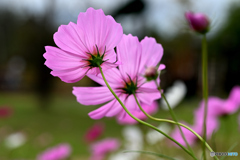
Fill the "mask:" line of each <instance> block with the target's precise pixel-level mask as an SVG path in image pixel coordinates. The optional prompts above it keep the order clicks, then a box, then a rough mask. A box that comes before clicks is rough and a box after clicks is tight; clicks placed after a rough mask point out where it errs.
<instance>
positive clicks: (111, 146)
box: [90, 138, 119, 160]
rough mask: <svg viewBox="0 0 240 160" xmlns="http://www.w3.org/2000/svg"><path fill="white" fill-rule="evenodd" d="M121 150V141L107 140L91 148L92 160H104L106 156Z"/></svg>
mask: <svg viewBox="0 0 240 160" xmlns="http://www.w3.org/2000/svg"><path fill="white" fill-rule="evenodd" d="M118 148H119V141H118V140H117V139H114V138H107V139H104V140H101V141H98V142H96V143H94V144H93V145H92V146H91V152H92V156H91V158H90V159H91V160H103V159H104V157H105V156H106V154H108V153H109V152H112V151H115V150H117V149H118Z"/></svg>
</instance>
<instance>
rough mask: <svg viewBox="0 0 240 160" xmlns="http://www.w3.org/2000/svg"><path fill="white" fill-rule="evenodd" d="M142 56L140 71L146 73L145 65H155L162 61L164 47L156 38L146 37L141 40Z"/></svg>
mask: <svg viewBox="0 0 240 160" xmlns="http://www.w3.org/2000/svg"><path fill="white" fill-rule="evenodd" d="M141 45H142V58H141V63H140V67H139V72H140V73H144V70H145V67H151V66H153V67H155V66H157V64H158V63H159V62H160V60H161V59H162V56H163V48H162V45H161V44H158V43H157V42H156V40H155V39H154V38H151V37H145V38H144V39H143V40H142V41H141Z"/></svg>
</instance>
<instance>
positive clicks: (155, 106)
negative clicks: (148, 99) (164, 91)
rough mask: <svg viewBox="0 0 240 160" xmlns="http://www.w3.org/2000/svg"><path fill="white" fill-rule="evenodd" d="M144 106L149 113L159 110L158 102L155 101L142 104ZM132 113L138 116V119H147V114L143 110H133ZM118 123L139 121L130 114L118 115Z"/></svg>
mask: <svg viewBox="0 0 240 160" xmlns="http://www.w3.org/2000/svg"><path fill="white" fill-rule="evenodd" d="M141 106H142V108H143V109H144V111H145V112H147V113H148V114H153V113H155V112H157V110H158V103H157V102H153V103H152V104H151V105H146V104H142V105H141ZM131 113H132V114H133V115H134V116H135V117H137V118H138V119H141V120H145V119H147V116H146V115H145V114H144V113H143V112H142V111H141V110H139V109H138V110H133V111H131ZM118 123H119V124H136V123H137V121H135V120H134V119H133V118H132V117H130V116H129V115H128V114H127V115H126V116H125V117H118Z"/></svg>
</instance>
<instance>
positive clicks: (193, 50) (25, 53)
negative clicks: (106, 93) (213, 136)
mask: <svg viewBox="0 0 240 160" xmlns="http://www.w3.org/2000/svg"><path fill="white" fill-rule="evenodd" d="M88 7H93V8H95V9H99V8H102V9H103V11H104V13H105V14H106V15H112V16H113V17H114V18H115V20H116V21H117V22H118V23H121V25H122V27H123V30H124V33H125V34H129V33H131V34H132V35H135V36H138V37H139V40H141V39H143V38H144V37H145V36H149V37H154V38H155V39H156V40H157V42H158V43H161V44H162V46H163V48H164V56H163V58H162V63H163V64H165V65H166V69H165V71H164V72H163V74H162V75H161V86H162V88H163V89H167V88H169V87H170V86H172V85H173V84H174V82H176V81H177V80H181V81H182V82H183V83H184V84H185V86H186V96H185V98H184V100H183V101H182V102H181V103H180V104H179V105H178V106H177V107H176V114H177V116H178V117H179V119H180V120H185V121H188V122H189V123H191V122H192V119H193V115H192V114H193V110H194V109H195V108H196V107H198V104H199V101H200V100H201V97H202V93H201V36H200V35H197V34H195V33H193V32H192V31H190V30H189V27H188V25H187V22H186V20H185V17H184V13H185V12H186V11H190V10H191V11H194V12H202V13H205V14H206V15H207V16H208V17H209V19H210V20H211V30H210V33H209V34H208V35H207V39H208V51H209V59H208V61H209V95H214V96H219V97H220V98H227V96H228V94H229V92H230V90H231V89H232V88H233V86H236V85H240V63H239V61H240V47H239V42H240V22H239V19H240V1H238V0H201V2H200V1H194V0H68V1H67V0H0V108H4V109H5V110H4V111H3V112H1V113H2V114H0V115H3V116H1V117H0V159H1V160H2V159H3V160H5V159H6V160H8V159H14V158H21V159H36V156H37V154H39V153H40V152H42V151H44V150H45V149H46V148H48V147H51V146H54V145H57V144H59V143H63V142H65V143H69V144H70V145H71V146H72V159H88V157H89V156H90V151H89V147H88V145H86V143H85V141H84V138H83V137H84V134H85V133H86V131H87V129H88V128H89V127H91V126H92V125H93V124H95V122H96V121H94V120H91V119H90V118H89V117H88V115H87V113H88V112H90V111H92V110H94V109H95V108H97V106H82V105H81V104H79V103H77V101H76V99H75V97H74V95H72V86H92V85H96V84H95V83H94V82H92V81H91V80H90V79H88V78H87V77H85V78H84V79H82V80H81V81H80V82H77V83H74V84H67V83H64V82H62V81H61V80H60V79H59V78H57V77H53V76H51V75H50V69H48V68H47V67H46V66H45V65H44V62H45V59H44V58H43V53H44V52H45V48H44V46H49V45H50V46H56V45H55V43H54V41H53V34H54V33H55V32H56V31H57V29H58V27H59V26H60V25H61V24H68V23H69V22H70V21H71V22H74V23H76V22H77V17H78V14H79V13H80V12H85V11H86V9H87V8H88ZM239 98H240V97H239ZM156 116H161V117H165V118H169V117H170V116H169V114H168V112H167V111H165V110H161V106H160V108H159V112H158V113H157V114H156ZM100 122H101V123H104V124H105V132H104V134H103V135H102V137H103V138H104V137H109V136H110V137H117V138H119V139H123V137H122V135H121V130H122V128H123V127H124V126H122V125H119V124H117V122H116V120H115V119H114V118H112V119H107V118H104V119H102V120H100ZM221 123H223V126H222V127H221V128H220V134H219V135H217V137H218V136H219V137H224V136H229V135H233V136H232V138H231V137H228V138H229V139H228V142H227V143H225V141H224V140H222V139H221V142H224V143H220V142H219V145H218V146H219V149H220V150H219V151H223V152H225V151H227V149H228V148H229V147H230V146H231V144H232V143H233V142H235V141H240V139H239V138H238V139H237V138H236V137H238V135H239V129H238V128H239V126H238V124H237V114H234V115H232V116H231V117H230V118H225V119H223V120H221ZM229 123H231V124H232V125H231V126H228V125H227V124H229ZM224 124H225V126H224ZM224 127H227V128H224ZM227 131H228V132H227ZM14 133H21V134H22V135H24V141H23V142H24V143H23V144H22V145H19V146H17V147H9V146H8V145H6V143H7V142H6V138H7V137H8V136H9V135H11V134H14ZM216 141H217V140H216ZM226 141H227V140H226ZM238 148H240V147H239V146H238ZM179 152H180V153H179ZM181 152H183V151H180V150H177V149H176V150H174V151H173V152H170V153H171V154H174V153H179V154H182V153H181ZM238 153H240V150H238ZM177 155H178V154H177ZM181 156H183V157H184V156H186V155H185V154H183V155H181Z"/></svg>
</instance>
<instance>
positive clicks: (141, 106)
mask: <svg viewBox="0 0 240 160" xmlns="http://www.w3.org/2000/svg"><path fill="white" fill-rule="evenodd" d="M186 18H187V20H188V21H189V23H190V26H191V28H192V29H193V30H195V31H196V32H199V33H202V34H205V33H206V32H207V31H208V29H209V21H208V20H207V18H206V17H205V16H203V15H201V14H196V15H195V14H192V13H187V14H186ZM204 38H205V36H204ZM54 41H55V43H56V44H57V46H58V47H59V48H57V47H51V46H47V47H46V53H45V54H44V57H45V59H46V62H45V65H46V66H48V67H49V68H50V69H52V72H51V74H52V75H53V76H57V77H59V78H60V79H61V80H62V81H64V82H67V83H73V82H77V81H79V80H81V79H82V78H83V77H84V76H88V77H89V78H90V79H92V80H93V81H95V82H97V83H99V84H100V85H101V86H99V87H73V94H74V95H75V96H76V98H77V101H78V102H79V103H81V104H83V105H98V104H103V103H105V104H104V105H103V106H101V107H100V108H98V109H96V110H94V111H92V112H90V113H89V116H90V117H91V118H92V119H101V118H103V117H114V116H115V117H116V118H117V120H118V122H119V123H120V124H125V123H129V124H133V123H141V124H143V125H145V126H148V127H150V128H152V129H153V130H156V131H157V132H159V133H160V134H163V135H164V136H165V137H167V138H168V139H170V140H171V141H173V142H174V143H176V144H177V145H178V146H179V147H181V148H182V149H183V150H184V151H185V152H186V153H187V154H189V155H190V156H191V157H192V158H193V159H195V160H197V159H198V158H197V157H196V156H195V154H194V152H193V150H192V149H191V147H190V145H189V144H188V142H187V141H186V138H185V136H184V132H183V131H182V129H181V127H180V126H182V127H184V128H185V129H187V130H188V131H190V132H192V133H193V134H194V135H195V136H196V137H198V138H199V139H200V140H201V141H202V142H203V144H204V145H203V146H204V148H203V150H204V151H205V147H207V148H208V149H209V151H211V152H212V151H213V150H212V149H211V147H210V146H209V145H208V144H207V143H206V138H205V136H203V137H204V138H202V137H201V136H200V135H199V134H198V133H197V132H195V131H194V130H193V129H191V128H190V127H188V126H186V125H184V124H182V123H179V122H178V121H177V118H176V116H175V114H174V112H173V110H172V109H171V107H170V105H169V104H168V102H167V99H166V98H165V96H164V93H163V92H162V90H161V87H160V85H159V84H160V71H161V70H163V69H165V65H164V64H160V61H161V59H162V56H163V48H162V45H161V44H159V43H157V42H156V40H155V39H154V38H152V37H145V38H144V39H143V40H141V41H139V40H138V38H137V37H135V36H132V35H131V34H129V35H125V34H123V29H122V27H121V25H120V24H119V23H116V21H115V20H114V19H113V18H112V17H111V16H106V15H105V14H104V12H103V11H102V10H101V9H99V10H95V9H93V8H89V9H87V11H86V12H85V13H80V14H79V17H78V21H77V24H75V23H72V22H71V23H69V24H68V25H62V26H60V27H59V29H58V31H57V32H56V33H55V34H54ZM115 48H116V52H115ZM206 64H207V50H206V39H204V40H203V75H204V76H203V86H204V91H203V93H204V101H205V104H206V105H205V106H206V107H205V114H204V125H206V115H207V97H208V95H207V76H206V75H207V66H206ZM161 97H162V98H164V100H165V101H166V103H167V104H168V107H169V110H170V113H171V115H172V117H173V121H172V120H168V119H159V118H155V117H152V116H151V115H150V114H152V113H154V112H155V111H156V110H157V104H156V100H158V99H159V98H161ZM139 112H140V114H139ZM146 118H150V119H152V120H155V121H159V122H168V123H173V124H176V125H177V126H178V128H179V131H180V132H181V135H182V138H183V139H184V141H185V143H186V144H187V146H188V148H186V147H185V146H184V145H182V144H181V143H179V142H178V140H176V139H174V138H173V137H171V136H169V135H168V134H166V133H164V132H163V131H161V130H160V129H158V128H157V127H155V126H153V125H152V124H150V123H147V122H146V121H144V120H145V119H146ZM204 133H206V126H205V127H204ZM204 153H205V152H204ZM204 155H205V154H204ZM214 158H215V159H216V160H217V159H218V158H217V157H216V156H215V157H214Z"/></svg>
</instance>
